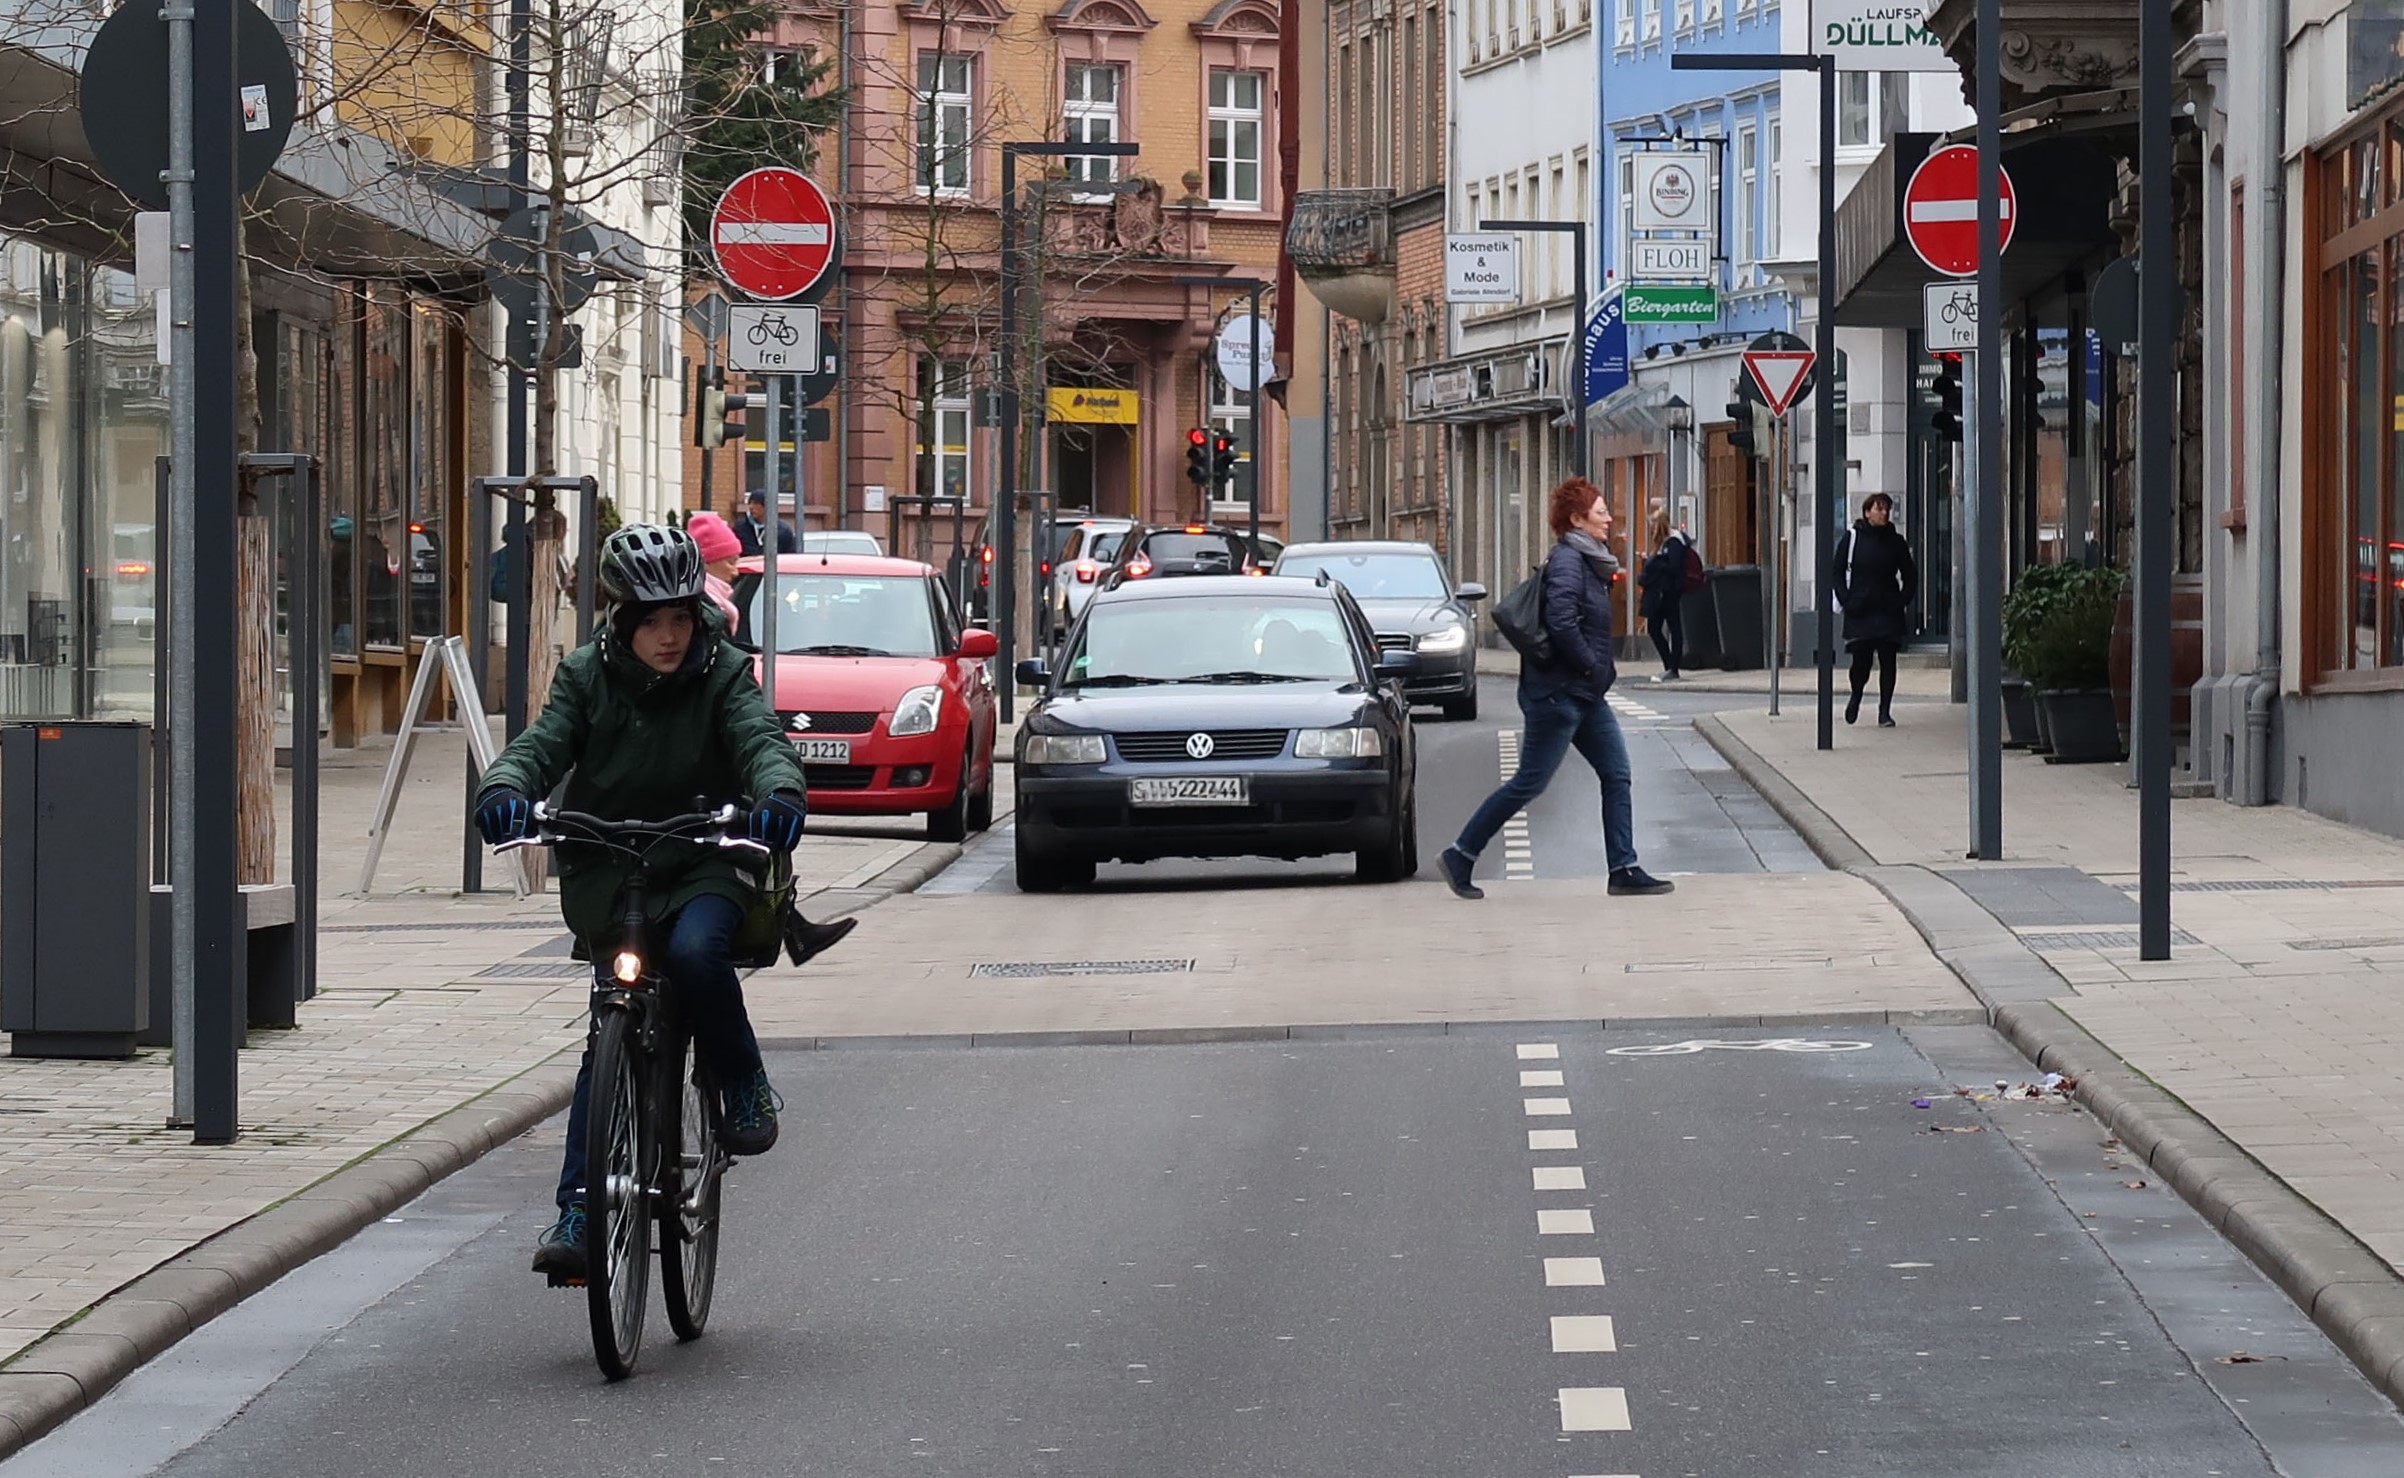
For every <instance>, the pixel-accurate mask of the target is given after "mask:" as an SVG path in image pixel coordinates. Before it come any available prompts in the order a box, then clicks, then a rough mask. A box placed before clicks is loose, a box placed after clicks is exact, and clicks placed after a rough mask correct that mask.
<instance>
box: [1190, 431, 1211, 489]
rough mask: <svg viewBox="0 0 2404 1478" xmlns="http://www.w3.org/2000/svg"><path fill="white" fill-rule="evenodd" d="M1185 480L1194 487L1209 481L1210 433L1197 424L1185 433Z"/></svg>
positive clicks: (1204, 484) (1207, 483)
mask: <svg viewBox="0 0 2404 1478" xmlns="http://www.w3.org/2000/svg"><path fill="white" fill-rule="evenodd" d="M1185 480H1186V481H1187V482H1190V483H1192V484H1193V485H1194V486H1195V487H1206V486H1208V485H1209V483H1210V433H1209V432H1207V431H1205V430H1203V429H1202V428H1201V427H1199V426H1196V427H1195V428H1194V429H1193V430H1191V431H1188V432H1187V433H1185Z"/></svg>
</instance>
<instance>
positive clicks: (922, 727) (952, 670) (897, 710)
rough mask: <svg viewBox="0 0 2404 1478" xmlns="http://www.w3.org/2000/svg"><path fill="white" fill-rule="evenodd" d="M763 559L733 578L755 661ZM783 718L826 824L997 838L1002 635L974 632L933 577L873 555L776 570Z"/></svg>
mask: <svg viewBox="0 0 2404 1478" xmlns="http://www.w3.org/2000/svg"><path fill="white" fill-rule="evenodd" d="M763 583H764V582H763V580H762V578H761V565H760V561H759V559H758V557H757V556H754V557H752V558H750V559H746V560H744V561H743V563H742V565H741V566H740V567H739V573H738V574H737V575H736V577H735V585H734V591H735V604H736V607H737V608H738V609H739V610H741V612H742V615H743V619H742V621H741V623H740V625H739V626H738V627H737V629H736V639H737V640H739V641H742V642H744V643H745V644H747V645H749V646H752V647H754V648H757V647H758V646H759V645H760V637H761V625H762V621H761V603H760V594H761V587H762V585H763ZM776 595H777V613H776V645H777V648H778V650H779V651H780V652H781V653H782V655H781V656H779V657H778V658H777V663H776V707H777V710H778V712H779V715H780V716H781V717H782V718H783V720H784V723H785V728H786V732H787V733H788V734H789V735H790V737H791V738H792V741H793V747H794V748H795V749H796V750H798V751H800V758H801V764H802V770H803V772H804V773H805V774H807V775H808V777H809V783H810V809H811V810H812V811H815V812H817V813H819V814H821V815H828V816H905V815H909V814H911V813H912V812H924V813H926V818H927V835H928V836H929V837H930V838H932V839H934V840H936V841H949V842H956V841H959V840H961V839H962V838H963V837H965V836H967V835H968V833H970V832H972V831H983V830H984V829H985V828H986V827H988V826H990V825H992V824H993V735H994V729H995V723H996V718H995V714H996V707H995V700H994V689H993V677H992V674H991V673H990V672H989V671H988V669H987V664H988V662H989V660H990V659H991V658H992V657H993V655H994V652H995V651H996V650H997V648H998V645H999V644H998V642H997V641H996V640H995V638H994V634H993V633H992V632H990V631H980V630H977V629H975V628H972V627H965V626H964V625H963V624H962V622H961V621H960V618H959V616H958V614H957V612H956V611H955V610H954V609H953V606H952V599H951V594H950V592H949V591H947V590H946V589H945V588H944V585H943V581H942V579H941V577H940V576H938V575H937V574H936V572H935V571H934V569H933V568H931V567H930V566H927V565H923V564H920V563H919V562H917V561H916V560H909V559H887V558H883V557H881V556H872V555H865V554H831V553H828V554H788V555H785V556H783V557H782V558H781V559H780V560H779V561H778V564H777V591H776Z"/></svg>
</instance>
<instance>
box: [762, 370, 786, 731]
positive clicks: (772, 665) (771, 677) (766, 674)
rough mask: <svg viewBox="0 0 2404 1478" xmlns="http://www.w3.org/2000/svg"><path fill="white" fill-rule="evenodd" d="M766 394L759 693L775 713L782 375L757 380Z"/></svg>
mask: <svg viewBox="0 0 2404 1478" xmlns="http://www.w3.org/2000/svg"><path fill="white" fill-rule="evenodd" d="M760 384H761V385H762V386H764V387H765V388H766V390H767V393H768V450H767V453H766V461H767V483H768V527H766V528H765V529H762V530H761V531H760V691H761V692H763V693H765V694H767V696H768V711H769V712H770V713H774V712H776V711H777V709H776V654H777V651H778V647H777V644H776V611H777V604H778V601H777V593H776V581H777V576H779V575H780V574H782V573H784V563H785V559H784V550H783V548H782V546H783V544H784V539H783V537H782V536H783V531H784V527H785V524H784V510H783V504H784V501H785V498H784V484H783V481H782V479H781V478H780V477H779V476H778V469H777V460H778V457H777V454H778V453H779V452H780V451H782V450H783V449H784V444H785V426H784V409H785V396H784V384H785V377H784V376H783V375H765V376H762V377H761V379H760Z"/></svg>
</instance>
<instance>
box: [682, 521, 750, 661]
mask: <svg viewBox="0 0 2404 1478" xmlns="http://www.w3.org/2000/svg"><path fill="white" fill-rule="evenodd" d="M684 531H685V532H686V533H688V534H690V535H692V536H693V543H694V544H695V545H697V546H698V547H699V548H700V550H701V568H702V570H703V572H704V579H703V584H704V585H705V586H706V587H707V588H708V590H709V597H710V599H711V600H714V601H716V602H717V603H718V609H719V610H720V611H722V612H724V613H725V616H726V630H727V634H728V635H730V636H731V635H732V634H733V633H734V629H735V615H736V613H735V590H734V584H733V581H734V578H735V561H736V560H738V559H741V558H742V557H743V541H742V540H740V539H737V538H736V537H735V531H734V530H733V529H730V528H728V527H727V526H726V520H725V519H723V518H720V517H719V516H718V515H717V514H715V513H696V514H694V515H693V516H692V517H691V518H688V519H686V520H685V525H684Z"/></svg>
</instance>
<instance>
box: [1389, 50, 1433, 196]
mask: <svg viewBox="0 0 2404 1478" xmlns="http://www.w3.org/2000/svg"><path fill="white" fill-rule="evenodd" d="M1399 102H1400V105H1401V108H1402V117H1401V118H1400V119H1399V120H1397V122H1396V126H1395V131H1396V133H1397V135H1398V136H1399V138H1400V140H1401V144H1402V177H1401V180H1400V181H1399V183H1400V184H1401V185H1402V187H1403V188H1404V189H1406V190H1408V189H1411V188H1413V187H1415V186H1416V185H1417V184H1418V183H1419V168H1420V165H1419V115H1420V114H1421V113H1423V112H1425V111H1426V109H1427V99H1426V98H1425V97H1423V96H1421V94H1420V90H1419V17H1418V16H1417V15H1406V16H1404V17H1403V18H1402V96H1401V98H1400V99H1399Z"/></svg>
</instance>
